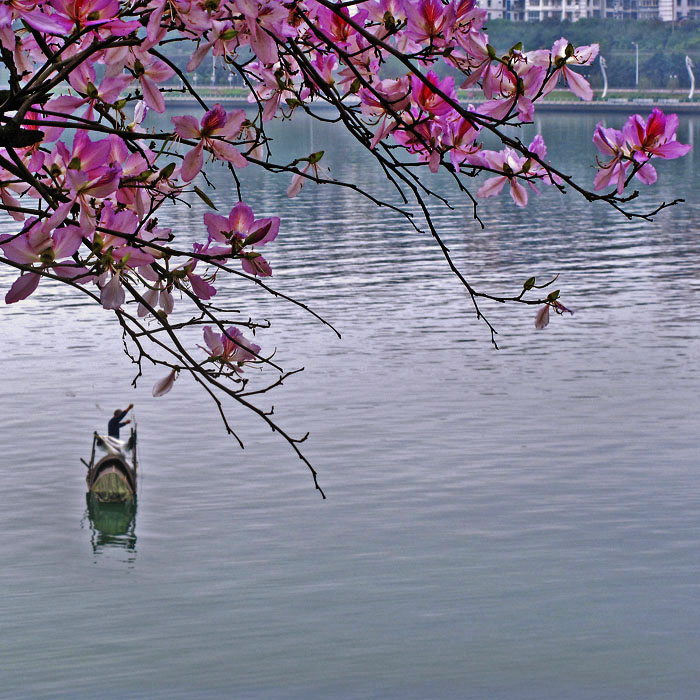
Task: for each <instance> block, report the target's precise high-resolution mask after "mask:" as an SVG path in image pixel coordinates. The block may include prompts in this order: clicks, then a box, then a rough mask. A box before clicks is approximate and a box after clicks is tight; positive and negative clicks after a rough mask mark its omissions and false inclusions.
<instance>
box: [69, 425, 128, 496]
mask: <svg viewBox="0 0 700 700" xmlns="http://www.w3.org/2000/svg"><path fill="white" fill-rule="evenodd" d="M97 450H100V451H103V452H106V453H107V454H105V455H104V456H103V457H101V458H100V459H98V460H97V461H95V453H96V451H97ZM82 461H83V464H85V465H86V466H87V468H88V472H87V475H86V477H85V481H86V482H87V487H88V491H89V492H90V493H92V494H94V495H95V497H96V498H97V500H98V501H100V502H101V503H123V502H124V501H128V500H130V499H133V498H134V496H135V494H136V476H137V471H138V465H137V461H136V431H135V430H133V429H132V431H131V437H130V438H129V440H127V441H122V440H116V439H115V438H111V437H105V436H103V435H99V434H98V433H95V434H94V436H93V439H92V454H91V456H90V463H89V464H88V463H87V462H85V460H82Z"/></svg>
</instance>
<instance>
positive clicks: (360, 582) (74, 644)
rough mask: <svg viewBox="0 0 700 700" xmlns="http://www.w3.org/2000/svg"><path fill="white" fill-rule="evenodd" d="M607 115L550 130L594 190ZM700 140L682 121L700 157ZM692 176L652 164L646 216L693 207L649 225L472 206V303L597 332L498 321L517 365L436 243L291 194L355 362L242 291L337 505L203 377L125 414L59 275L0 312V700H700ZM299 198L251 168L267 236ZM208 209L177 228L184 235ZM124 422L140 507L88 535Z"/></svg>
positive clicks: (221, 196) (350, 158) (183, 215)
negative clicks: (538, 293)
mask: <svg viewBox="0 0 700 700" xmlns="http://www.w3.org/2000/svg"><path fill="white" fill-rule="evenodd" d="M616 120H619V117H616V116H613V115H611V116H610V117H609V118H608V123H609V124H610V125H613V124H618V125H619V121H616ZM595 121H596V119H595V118H594V117H592V116H581V117H575V116H570V115H566V116H558V115H546V116H543V117H542V118H541V120H540V121H538V123H537V125H536V128H538V129H540V130H541V131H542V133H543V134H544V135H545V137H546V138H547V140H548V142H549V144H550V155H551V157H552V158H553V159H558V158H565V157H567V158H571V159H572V163H573V164H572V166H571V171H572V172H574V173H576V174H578V175H579V176H580V177H583V178H586V179H588V180H589V181H590V180H592V176H593V169H592V168H591V167H590V165H591V164H592V163H593V162H594V151H593V147H592V145H591V144H590V135H591V133H592V129H593V127H594V125H595ZM534 128H535V127H533V128H530V129H529V131H528V136H529V134H530V133H532V131H533V129H534ZM698 133H700V122H699V121H697V120H695V121H691V120H689V119H687V118H686V119H682V120H681V129H680V139H681V140H682V141H687V140H688V139H691V138H692V137H693V135H695V136H697V134H698ZM279 136H280V139H282V134H281V133H280V134H279ZM279 147H280V149H281V151H282V155H281V156H280V160H284V158H286V157H287V156H291V157H295V156H299V155H306V154H308V153H310V152H311V151H314V150H319V149H323V148H325V149H326V150H327V152H328V157H329V159H330V162H331V164H332V166H333V171H334V173H336V175H338V177H342V178H344V179H361V180H362V181H363V182H365V183H366V184H367V186H368V187H371V188H373V189H379V190H380V191H382V192H384V193H385V194H386V196H391V194H390V190H389V189H388V186H387V185H386V183H385V182H384V181H382V179H381V177H380V176H379V175H378V174H377V173H376V171H375V170H373V169H372V168H370V167H368V165H367V163H366V160H365V159H364V157H363V156H362V155H361V154H360V153H358V152H357V150H356V149H354V148H352V147H351V146H350V144H348V143H346V142H345V141H343V140H338V139H337V137H335V136H332V135H331V134H329V133H328V132H327V131H326V130H322V129H319V128H318V127H313V128H312V127H311V126H310V125H309V124H308V123H307V122H300V123H298V124H295V125H294V126H293V128H292V130H291V135H290V136H288V137H285V138H284V140H281V142H280V144H279ZM696 163H697V156H695V155H692V154H691V156H689V157H688V158H687V159H685V160H683V161H675V162H669V163H665V164H661V166H660V167H659V171H660V175H661V180H660V183H659V185H658V186H657V187H656V188H653V189H649V190H646V191H645V201H646V202H647V203H649V204H652V203H653V202H655V201H657V199H658V200H661V199H670V198H672V197H674V196H676V195H677V194H681V195H682V196H685V197H686V198H687V199H688V202H687V204H686V205H684V206H682V207H676V208H674V209H673V210H671V211H669V212H667V213H665V214H663V215H661V216H660V217H659V218H658V220H657V221H656V222H654V223H653V224H648V223H645V222H642V223H633V224H629V223H626V222H625V221H624V220H622V219H621V218H620V217H619V216H617V215H615V214H614V213H613V212H611V211H608V210H607V209H606V208H605V207H604V206H596V207H586V206H584V205H583V204H582V202H581V201H580V200H579V199H577V198H576V197H574V196H573V195H568V196H567V197H565V198H564V199H561V198H559V197H557V196H556V195H555V194H554V193H551V192H546V193H544V194H543V196H542V197H541V198H538V199H536V200H534V201H533V202H532V205H531V206H530V208H528V209H527V210H525V211H520V210H517V209H516V208H515V207H514V206H512V204H511V203H510V201H509V200H508V199H507V198H503V199H500V200H496V201H492V203H491V204H490V205H489V206H484V212H483V214H484V219H485V222H486V224H487V226H486V230H485V231H481V230H479V229H478V227H476V226H475V225H474V223H473V221H472V220H471V218H470V206H469V204H468V203H466V202H458V201H457V200H455V204H456V210H455V211H454V212H447V211H445V210H440V209H436V218H437V220H438V221H439V223H440V226H441V227H442V230H443V231H444V232H445V238H446V240H447V242H448V244H449V245H450V247H451V249H452V252H453V254H454V256H455V258H456V260H457V261H458V262H459V264H460V265H461V266H462V268H463V269H464V270H465V271H466V272H467V273H468V274H469V276H470V279H473V280H474V281H475V282H477V283H479V284H482V285H491V288H493V289H497V290H509V289H515V288H517V287H518V286H519V285H520V284H522V281H524V280H525V279H527V278H528V277H529V276H530V275H533V274H536V275H538V276H542V277H545V276H546V275H552V274H555V273H560V275H561V277H560V284H559V286H560V287H561V289H562V299H563V301H564V303H565V304H567V306H571V307H572V308H574V309H575V310H576V314H575V315H574V316H573V318H565V319H562V318H556V319H554V320H553V321H552V323H551V324H550V327H549V328H548V329H547V330H546V331H544V332H536V331H535V330H534V327H533V323H534V314H533V312H532V311H531V310H529V309H525V310H523V309H513V308H506V309H503V308H494V309H488V308H487V309H486V310H487V311H488V312H489V314H490V318H491V319H492V320H493V321H494V323H495V324H496V326H497V328H498V330H499V331H500V336H499V337H500V342H501V345H502V350H500V351H499V352H496V351H494V350H492V349H491V347H490V344H489V337H488V334H487V332H486V330H485V328H484V327H483V326H480V325H479V324H478V323H477V322H476V321H475V319H474V317H473V311H472V310H471V308H470V306H469V303H468V301H467V299H465V297H464V294H462V292H461V290H460V287H459V285H458V284H457V282H456V281H455V280H454V279H453V278H452V277H451V276H450V275H449V273H448V272H447V271H446V269H445V266H444V264H443V263H442V261H441V259H440V255H439V253H438V252H437V251H436V249H435V246H433V245H432V244H431V242H430V240H429V238H428V237H427V236H421V235H418V234H415V233H411V232H410V231H408V230H407V229H406V226H405V224H402V223H401V221H400V220H399V219H398V218H397V217H396V216H393V215H392V216H390V215H388V214H387V213H386V211H377V210H376V209H375V208H373V207H372V206H371V205H370V204H368V203H367V202H366V201H364V200H362V199H361V198H359V197H357V196H356V195H354V194H353V193H350V192H345V191H340V192H339V191H338V190H334V189H332V188H329V187H320V188H313V187H310V186H308V185H307V186H306V187H305V189H304V192H303V193H302V195H301V196H300V197H299V198H298V199H296V200H293V201H291V202H285V206H286V208H285V210H284V212H283V214H282V217H283V218H282V228H281V233H280V236H279V238H278V240H277V241H276V242H275V243H274V244H273V245H272V246H269V251H268V252H269V258H270V260H271V263H272V264H273V268H274V270H275V276H274V278H273V281H274V282H275V284H276V285H277V286H278V287H279V288H280V289H281V290H283V291H285V292H286V293H290V294H293V295H295V296H297V297H299V298H300V299H301V300H302V301H305V302H308V303H311V304H312V305H313V307H314V309H316V310H317V311H318V312H320V313H322V314H323V315H324V316H326V317H327V318H328V319H329V320H331V321H332V322H333V323H334V324H335V325H336V326H337V327H338V328H339V329H340V330H341V331H342V333H343V339H342V340H340V341H339V340H338V339H337V338H335V336H333V334H331V333H330V332H329V331H328V330H327V329H325V328H324V327H322V326H320V325H319V324H318V323H317V322H315V321H314V320H313V319H312V318H311V317H309V316H308V315H307V314H305V313H304V312H303V311H301V310H299V309H297V308H295V307H293V306H288V305H281V304H279V303H277V302H272V301H271V300H269V299H267V298H266V297H264V296H262V295H259V294H255V293H251V291H250V290H249V289H247V288H243V287H239V286H234V285H231V287H229V288H228V289H226V290H224V291H222V294H223V295H224V296H226V297H227V298H228V299H232V300H234V301H236V303H243V301H244V300H245V301H246V303H247V305H246V307H245V309H246V311H247V310H248V309H250V310H251V313H258V314H261V315H263V316H266V317H268V318H270V319H271V321H272V322H273V327H272V329H271V330H269V331H266V332H264V333H261V334H260V336H259V340H258V342H260V344H261V345H263V347H265V348H270V347H277V348H278V359H279V360H280V361H282V362H284V363H285V365H287V366H289V367H296V366H305V367H306V371H305V372H303V373H302V374H301V375H298V376H296V377H294V378H292V379H290V380H289V381H288V382H286V383H285V386H284V387H283V388H282V390H281V391H280V392H278V393H277V395H276V396H275V397H274V399H271V401H272V400H273V401H274V404H275V413H276V415H277V416H278V419H279V420H280V422H281V423H282V424H283V425H284V426H285V427H287V428H289V429H290V430H291V431H293V432H295V433H297V434H303V433H304V432H306V431H307V430H310V431H311V436H310V438H309V440H308V442H307V444H306V452H307V454H308V455H309V457H310V458H311V459H312V460H313V462H314V464H315V466H316V467H317V469H318V471H319V476H320V480H321V483H322V484H323V487H324V489H325V490H326V493H327V494H328V500H327V501H321V499H320V498H319V497H318V495H317V493H316V492H315V491H314V489H313V485H312V482H311V480H310V477H309V476H308V473H307V472H306V471H305V467H304V465H303V464H301V462H299V461H298V460H297V459H296V458H294V457H293V455H292V454H290V451H289V449H288V448H287V447H286V446H285V444H284V443H282V442H281V441H280V440H279V439H277V438H276V436H275V435H273V434H271V433H270V432H269V431H268V430H266V429H264V428H263V426H261V425H260V424H259V423H258V422H257V421H256V420H255V419H254V417H252V416H249V415H246V414H241V413H238V412H235V411H234V412H233V413H232V415H233V417H234V418H233V420H234V423H235V425H236V427H237V429H238V430H239V432H240V433H241V435H242V436H243V438H244V439H245V442H246V449H245V450H240V449H238V447H237V446H236V443H235V442H234V441H233V440H231V438H228V437H227V436H226V435H225V432H224V430H223V428H222V425H221V423H220V421H219V419H218V417H217V415H216V410H215V408H214V406H213V405H211V404H210V403H209V402H208V401H207V399H206V398H205V397H204V396H203V395H202V394H201V393H200V392H199V391H197V389H196V388H195V387H194V386H192V385H191V384H188V383H187V381H186V379H184V378H183V379H182V380H180V381H178V384H177V385H176V387H175V389H174V390H173V391H172V392H171V393H170V394H169V395H168V396H166V397H164V398H162V399H157V400H156V399H153V398H152V397H151V396H150V388H151V385H152V383H153V382H154V381H155V380H156V379H157V378H158V377H159V376H160V375H159V374H158V373H153V372H152V371H151V370H149V368H146V370H147V371H146V377H145V379H144V380H143V382H142V383H139V386H138V388H137V389H136V390H132V389H131V388H130V386H129V383H130V380H131V378H132V377H133V374H134V371H133V368H132V367H131V366H130V365H129V362H128V360H127V359H126V358H125V357H124V356H123V355H122V354H121V351H120V340H119V337H118V336H117V335H116V334H115V330H114V328H113V327H112V325H113V324H111V321H110V317H109V314H108V313H107V312H103V311H102V310H100V309H90V308H86V307H84V306H82V302H81V301H80V300H79V299H71V298H67V297H59V295H58V293H57V291H56V290H55V289H54V288H53V287H52V286H51V285H50V284H49V285H44V284H43V283H42V285H41V287H40V289H39V291H38V292H37V294H35V295H34V297H32V299H30V300H28V301H27V302H26V303H25V304H23V305H17V306H13V307H2V308H1V309H0V322H1V323H2V334H1V335H0V348H2V357H3V360H2V364H1V365H0V366H1V367H2V383H0V394H1V400H0V424H1V425H2V426H3V434H4V436H5V439H4V449H3V457H2V462H1V463H2V468H1V469H0V492H1V493H2V508H0V531H1V532H2V544H1V545H0V626H1V634H0V697H1V698H8V699H12V700H15V699H18V698H27V699H29V698H31V699H33V700H38V699H51V700H54V699H63V698H66V699H69V698H70V699H81V700H82V699H88V698H94V697H102V698H109V699H111V698H115V699H116V698H168V699H171V698H172V699H178V698H216V699H218V698H221V699H223V698H255V699H258V698H260V699H263V698H264V699H268V698H341V699H345V698H348V699H350V698H397V699H398V698H401V699H403V698H473V699H477V698H489V699H503V700H511V699H512V700H520V699H523V700H530V699H532V700H534V699H535V698H537V699H538V700H541V699H543V698H553V699H554V698H556V699H559V698H574V699H579V698H580V699H589V698H590V699H593V698H596V699H597V698H616V699H619V698H630V699H632V698H634V699H642V698H643V699H647V698H693V697H697V696H698V695H700V675H699V674H698V670H697V659H698V657H699V656H700V633H699V632H698V630H700V612H699V611H700V585H699V583H698V571H699V570H700V477H699V476H698V462H699V458H700V451H699V449H698V409H699V408H700V402H699V400H698V389H699V388H700V377H699V376H698V359H699V356H700V326H699V325H698V320H699V312H698V309H699V308H700V305H699V304H698V302H699V301H700V298H699V294H700V287H699V280H700V243H699V241H698V230H699V226H700V205H699V203H698V198H697V194H696V193H697V191H698V184H699V183H698V180H697V175H696V168H695V164H696ZM436 182H437V184H438V186H439V187H440V188H441V191H443V190H444V191H447V187H448V184H447V182H446V181H442V180H438V181H436ZM287 184H288V183H287V182H286V181H284V179H283V180H281V181H279V182H277V181H275V182H270V181H269V180H268V179H266V178H263V177H261V176H260V175H259V174H256V173H255V172H253V171H252V168H249V169H247V170H246V172H245V178H244V187H246V188H247V191H248V192H249V196H247V197H246V199H247V200H248V201H250V203H251V204H253V206H254V208H255V210H256V213H258V212H259V213H260V214H273V213H275V212H276V210H277V208H278V203H279V201H280V196H281V195H282V194H283V192H284V189H285V188H286V186H287ZM217 185H218V189H217V191H216V193H215V195H214V199H215V201H216V202H217V204H219V205H220V206H221V207H222V208H225V209H228V207H230V206H231V205H232V204H233V198H234V196H235V195H234V194H233V193H231V191H230V187H229V186H228V185H227V184H226V180H225V179H224V178H220V179H218V180H217ZM192 206H193V208H192V210H187V209H184V208H182V209H180V210H178V212H177V215H173V216H172V218H171V221H170V223H171V225H173V226H175V227H177V228H178V229H179V230H181V231H182V232H184V233H187V232H188V231H192V230H195V229H194V227H195V226H196V225H198V224H197V222H198V221H199V220H201V214H202V213H203V211H204V209H203V207H204V205H203V204H202V203H201V202H199V201H193V202H192ZM487 210H488V211H487ZM8 281H9V279H8V277H7V276H6V275H5V276H3V277H2V278H0V286H1V287H2V288H3V289H4V288H6V286H7V283H8ZM131 401H133V402H134V403H135V404H136V409H135V411H136V420H137V422H138V428H139V440H140V464H141V470H142V478H141V483H140V488H139V495H138V506H137V507H135V508H134V509H133V512H131V511H129V512H98V510H97V509H95V508H94V507H91V506H90V504H89V503H88V502H87V501H86V497H85V484H84V467H83V465H82V464H81V463H80V461H79V459H80V457H88V456H89V448H90V444H91V439H92V432H93V430H95V429H99V428H101V427H102V426H104V425H105V424H106V421H107V419H108V417H109V415H111V413H112V411H113V410H114V408H116V407H118V406H121V407H123V406H125V405H127V404H128V403H129V402H131Z"/></svg>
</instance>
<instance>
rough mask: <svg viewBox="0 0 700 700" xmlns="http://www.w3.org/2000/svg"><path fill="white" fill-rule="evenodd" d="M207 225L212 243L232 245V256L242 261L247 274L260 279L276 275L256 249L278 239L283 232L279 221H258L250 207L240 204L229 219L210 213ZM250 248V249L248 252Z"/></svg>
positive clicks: (207, 217)
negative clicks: (278, 235)
mask: <svg viewBox="0 0 700 700" xmlns="http://www.w3.org/2000/svg"><path fill="white" fill-rule="evenodd" d="M204 223H205V224H206V227H207V231H208V232H209V240H210V241H212V240H213V241H219V242H226V243H229V244H230V245H231V253H232V254H233V255H237V256H238V257H239V258H240V259H241V265H242V267H243V269H244V270H245V271H246V272H248V273H249V274H251V275H257V276H259V277H269V276H270V275H271V274H272V270H271V269H270V266H269V264H268V262H267V260H265V258H263V257H262V256H261V255H260V253H257V252H256V251H255V250H254V248H255V246H262V245H265V243H269V242H270V241H274V240H275V238H277V234H278V233H279V228H280V220H279V218H278V217H276V216H273V217H271V218H268V219H258V220H257V221H256V220H255V217H254V215H253V210H252V209H251V208H250V207H249V206H248V205H247V204H244V203H243V202H239V203H238V204H236V206H235V207H233V209H231V213H230V214H229V215H228V217H224V216H220V215H219V214H212V213H207V214H205V215H204ZM248 246H250V249H249V250H245V248H246V247H248ZM223 250H226V249H223ZM227 252H228V251H227Z"/></svg>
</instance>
